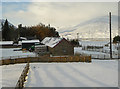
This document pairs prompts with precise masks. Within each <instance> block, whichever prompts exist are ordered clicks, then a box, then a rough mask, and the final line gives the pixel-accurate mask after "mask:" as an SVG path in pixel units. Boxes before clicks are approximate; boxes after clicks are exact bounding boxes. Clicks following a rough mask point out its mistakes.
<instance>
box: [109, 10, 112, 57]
mask: <svg viewBox="0 0 120 89" xmlns="http://www.w3.org/2000/svg"><path fill="white" fill-rule="evenodd" d="M109 28H110V58H111V59H112V42H111V38H112V36H111V12H109Z"/></svg>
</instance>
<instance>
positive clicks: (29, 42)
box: [22, 40, 40, 50]
mask: <svg viewBox="0 0 120 89" xmlns="http://www.w3.org/2000/svg"><path fill="white" fill-rule="evenodd" d="M36 43H40V41H39V40H22V49H26V50H29V49H30V48H31V47H32V46H35V44H36Z"/></svg>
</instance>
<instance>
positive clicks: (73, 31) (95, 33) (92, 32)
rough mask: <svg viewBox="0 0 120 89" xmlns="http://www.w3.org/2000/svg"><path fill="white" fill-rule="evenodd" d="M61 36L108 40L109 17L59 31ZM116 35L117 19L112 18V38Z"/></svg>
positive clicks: (115, 17)
mask: <svg viewBox="0 0 120 89" xmlns="http://www.w3.org/2000/svg"><path fill="white" fill-rule="evenodd" d="M58 32H59V33H60V35H61V36H63V37H66V38H76V37H77V33H79V37H80V38H109V17H108V16H102V17H99V18H94V19H91V20H88V21H85V22H83V23H80V24H78V25H76V26H73V27H68V28H62V29H59V30H58ZM117 34H118V17H117V16H112V37H114V36H115V35H117Z"/></svg>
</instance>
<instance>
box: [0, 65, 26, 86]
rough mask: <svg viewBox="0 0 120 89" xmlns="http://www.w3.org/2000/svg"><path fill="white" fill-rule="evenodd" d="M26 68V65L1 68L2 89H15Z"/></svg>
mask: <svg viewBox="0 0 120 89" xmlns="http://www.w3.org/2000/svg"><path fill="white" fill-rule="evenodd" d="M24 67H25V64H15V65H4V66H0V68H2V87H15V86H16V83H17V81H18V79H19V77H20V75H21V73H22V71H23V69H24ZM0 82H1V81H0Z"/></svg>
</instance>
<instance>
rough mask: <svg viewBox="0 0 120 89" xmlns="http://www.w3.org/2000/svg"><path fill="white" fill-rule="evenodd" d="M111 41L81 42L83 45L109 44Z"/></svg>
mask: <svg viewBox="0 0 120 89" xmlns="http://www.w3.org/2000/svg"><path fill="white" fill-rule="evenodd" d="M108 43H109V41H80V42H79V44H80V45H82V46H104V45H106V44H108Z"/></svg>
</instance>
